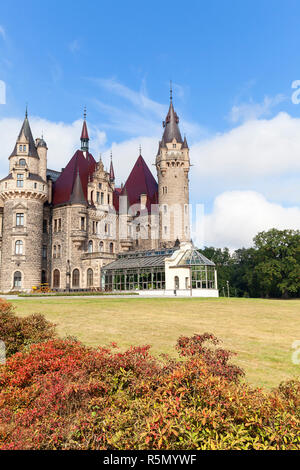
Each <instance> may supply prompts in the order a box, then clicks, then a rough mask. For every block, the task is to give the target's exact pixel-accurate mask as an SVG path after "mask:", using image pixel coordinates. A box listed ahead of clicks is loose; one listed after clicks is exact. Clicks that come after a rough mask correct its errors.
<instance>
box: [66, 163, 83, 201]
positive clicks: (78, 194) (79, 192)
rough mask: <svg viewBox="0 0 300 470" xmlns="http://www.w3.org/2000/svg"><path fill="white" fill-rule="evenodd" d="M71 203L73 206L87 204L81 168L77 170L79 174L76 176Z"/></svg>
mask: <svg viewBox="0 0 300 470" xmlns="http://www.w3.org/2000/svg"><path fill="white" fill-rule="evenodd" d="M70 203H71V204H86V200H85V197H84V193H83V189H82V184H81V179H80V174H79V168H77V174H76V178H75V181H74V185H73V189H72V193H71V196H70Z"/></svg>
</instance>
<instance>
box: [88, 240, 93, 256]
mask: <svg viewBox="0 0 300 470" xmlns="http://www.w3.org/2000/svg"><path fill="white" fill-rule="evenodd" d="M88 252H89V253H93V242H92V240H90V241H89V244H88Z"/></svg>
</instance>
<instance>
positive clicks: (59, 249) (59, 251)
mask: <svg viewBox="0 0 300 470" xmlns="http://www.w3.org/2000/svg"><path fill="white" fill-rule="evenodd" d="M60 255H61V245H57V258H60Z"/></svg>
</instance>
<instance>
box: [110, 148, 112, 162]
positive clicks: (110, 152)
mask: <svg viewBox="0 0 300 470" xmlns="http://www.w3.org/2000/svg"><path fill="white" fill-rule="evenodd" d="M110 161H112V150H111V151H110Z"/></svg>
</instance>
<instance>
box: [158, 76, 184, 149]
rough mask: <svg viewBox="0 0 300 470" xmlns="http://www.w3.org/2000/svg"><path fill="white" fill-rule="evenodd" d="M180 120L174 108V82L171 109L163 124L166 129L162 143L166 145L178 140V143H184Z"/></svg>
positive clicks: (171, 93)
mask: <svg viewBox="0 0 300 470" xmlns="http://www.w3.org/2000/svg"><path fill="white" fill-rule="evenodd" d="M178 123H179V118H178V116H177V114H176V112H175V110H174V107H173V92H172V82H171V83H170V107H169V111H168V114H167V117H166V120H165V121H164V122H163V127H164V128H165V130H164V134H163V137H162V141H163V142H164V143H169V142H172V140H173V139H176V141H177V142H180V143H183V141H182V137H181V134H180V130H179V126H178Z"/></svg>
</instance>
